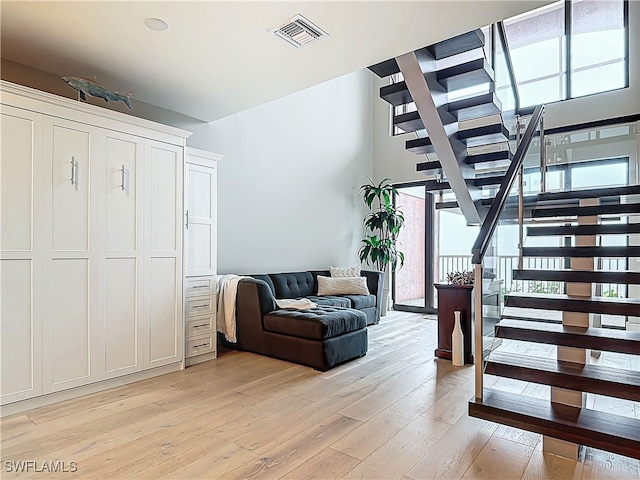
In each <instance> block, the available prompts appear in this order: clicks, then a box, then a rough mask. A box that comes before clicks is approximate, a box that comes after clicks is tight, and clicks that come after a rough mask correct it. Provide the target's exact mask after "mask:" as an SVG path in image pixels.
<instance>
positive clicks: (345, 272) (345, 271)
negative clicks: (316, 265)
mask: <svg viewBox="0 0 640 480" xmlns="http://www.w3.org/2000/svg"><path fill="white" fill-rule="evenodd" d="M329 271H330V272H331V277H338V278H343V277H359V276H360V267H348V268H340V267H329Z"/></svg>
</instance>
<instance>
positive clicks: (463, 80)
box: [436, 58, 493, 92]
mask: <svg viewBox="0 0 640 480" xmlns="http://www.w3.org/2000/svg"><path fill="white" fill-rule="evenodd" d="M436 79H437V81H438V83H439V84H440V85H442V86H443V87H444V88H445V89H447V90H448V91H450V92H451V91H454V90H459V89H461V88H467V87H473V86H476V85H482V84H483V83H489V82H491V81H492V80H493V69H492V68H491V66H490V65H489V62H487V61H486V60H485V59H484V58H478V59H477V60H471V61H470V62H465V63H461V64H459V65H454V66H452V67H449V68H445V69H443V70H439V71H438V72H437V73H436Z"/></svg>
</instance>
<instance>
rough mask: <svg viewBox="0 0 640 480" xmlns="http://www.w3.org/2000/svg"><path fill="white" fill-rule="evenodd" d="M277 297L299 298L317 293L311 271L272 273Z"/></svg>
mask: <svg viewBox="0 0 640 480" xmlns="http://www.w3.org/2000/svg"><path fill="white" fill-rule="evenodd" d="M269 278H270V279H271V284H272V285H273V290H274V293H275V297H276V298H298V297H307V296H309V295H315V294H316V292H317V287H316V286H315V284H316V282H315V278H314V277H313V275H312V274H311V272H293V273H270V274H269Z"/></svg>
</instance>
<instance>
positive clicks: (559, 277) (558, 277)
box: [513, 269, 640, 285]
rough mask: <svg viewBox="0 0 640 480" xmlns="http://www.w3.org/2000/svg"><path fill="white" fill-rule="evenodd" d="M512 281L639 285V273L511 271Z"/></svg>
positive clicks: (627, 271) (560, 270)
mask: <svg viewBox="0 0 640 480" xmlns="http://www.w3.org/2000/svg"><path fill="white" fill-rule="evenodd" d="M513 279H514V280H540V281H548V282H556V281H559V282H575V283H621V284H622V283H626V284H632V285H640V272H633V271H629V270H620V271H614V272H609V271H600V270H598V271H591V270H569V269H565V270H563V269H559V270H530V269H522V270H517V269H514V270H513Z"/></svg>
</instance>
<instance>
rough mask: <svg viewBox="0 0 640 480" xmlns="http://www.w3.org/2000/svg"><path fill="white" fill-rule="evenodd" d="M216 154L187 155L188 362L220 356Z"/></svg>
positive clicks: (193, 151) (190, 151)
mask: <svg viewBox="0 0 640 480" xmlns="http://www.w3.org/2000/svg"><path fill="white" fill-rule="evenodd" d="M221 158H222V156H220V155H216V154H214V153H210V152H205V151H202V150H197V149H195V148H187V149H186V151H185V160H186V164H185V221H184V243H185V263H184V265H185V267H184V275H185V280H184V293H185V359H186V365H193V364H195V363H200V362H203V361H205V360H210V359H212V358H215V356H216V313H215V312H216V230H217V227H216V211H217V190H216V187H217V162H218V161H219V160H220V159H221Z"/></svg>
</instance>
